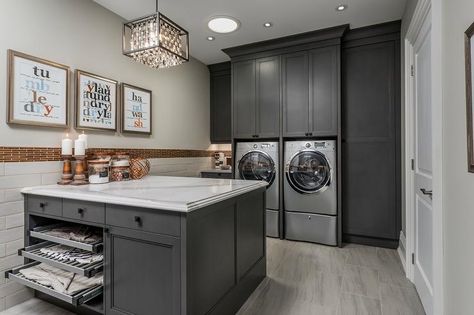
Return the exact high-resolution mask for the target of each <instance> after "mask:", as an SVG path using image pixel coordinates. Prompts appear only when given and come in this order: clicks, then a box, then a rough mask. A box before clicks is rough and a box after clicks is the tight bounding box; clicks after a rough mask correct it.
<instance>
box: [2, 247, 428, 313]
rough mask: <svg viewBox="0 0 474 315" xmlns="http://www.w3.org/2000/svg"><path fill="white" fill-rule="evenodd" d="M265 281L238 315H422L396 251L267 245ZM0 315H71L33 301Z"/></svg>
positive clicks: (43, 303)
mask: <svg viewBox="0 0 474 315" xmlns="http://www.w3.org/2000/svg"><path fill="white" fill-rule="evenodd" d="M267 253H268V263H267V266H268V268H267V274H268V277H267V278H266V279H265V280H264V281H263V282H262V283H261V285H260V286H259V287H258V288H257V290H255V292H254V293H253V294H252V295H251V296H250V298H249V299H248V301H247V302H246V303H245V304H244V305H243V306H242V308H241V309H240V311H239V312H238V315H313V314H314V315H325V314H336V315H352V314H357V315H377V314H382V315H392V314H393V315H418V314H420V315H423V314H425V313H424V311H423V307H422V306H421V303H420V300H419V298H418V294H417V293H416V290H415V288H414V287H413V285H412V284H411V283H410V281H408V280H407V279H406V278H405V276H404V272H403V269H402V265H401V263H400V259H399V257H398V254H397V252H396V251H395V250H389V249H383V248H375V247H367V246H360V245H352V244H350V245H346V246H345V247H344V248H334V247H327V246H322V245H316V244H310V243H300V242H292V241H281V240H277V239H271V238H269V239H268V240H267ZM1 314H2V315H20V314H21V315H59V314H61V315H66V314H72V313H70V312H67V311H65V310H63V309H60V308H58V307H56V306H54V305H51V304H48V303H46V302H43V301H40V300H38V299H32V300H29V301H27V302H25V303H23V304H20V305H17V306H15V307H13V308H11V309H9V310H7V311H5V312H2V313H1Z"/></svg>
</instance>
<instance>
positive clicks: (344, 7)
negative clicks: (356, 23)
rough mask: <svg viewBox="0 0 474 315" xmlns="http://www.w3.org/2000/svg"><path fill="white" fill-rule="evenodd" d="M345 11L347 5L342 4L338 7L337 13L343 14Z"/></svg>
mask: <svg viewBox="0 0 474 315" xmlns="http://www.w3.org/2000/svg"><path fill="white" fill-rule="evenodd" d="M345 9H347V4H340V5H338V6H337V8H336V11H339V12H341V11H344V10H345Z"/></svg>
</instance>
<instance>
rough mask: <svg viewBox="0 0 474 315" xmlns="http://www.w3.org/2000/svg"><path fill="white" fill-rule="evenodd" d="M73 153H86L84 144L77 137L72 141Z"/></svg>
mask: <svg viewBox="0 0 474 315" xmlns="http://www.w3.org/2000/svg"><path fill="white" fill-rule="evenodd" d="M74 155H76V156H78V155H86V144H85V142H84V141H83V140H81V139H77V140H76V141H74Z"/></svg>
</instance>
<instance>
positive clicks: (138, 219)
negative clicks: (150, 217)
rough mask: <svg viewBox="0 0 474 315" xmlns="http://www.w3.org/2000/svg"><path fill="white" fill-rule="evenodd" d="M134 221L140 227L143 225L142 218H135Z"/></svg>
mask: <svg viewBox="0 0 474 315" xmlns="http://www.w3.org/2000/svg"><path fill="white" fill-rule="evenodd" d="M133 220H134V221H135V222H136V223H138V225H142V218H140V217H139V216H135V218H133Z"/></svg>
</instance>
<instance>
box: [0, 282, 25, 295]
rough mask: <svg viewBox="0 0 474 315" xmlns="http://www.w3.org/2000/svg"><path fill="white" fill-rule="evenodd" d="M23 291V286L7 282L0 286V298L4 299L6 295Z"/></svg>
mask: <svg viewBox="0 0 474 315" xmlns="http://www.w3.org/2000/svg"><path fill="white" fill-rule="evenodd" d="M23 289H24V286H22V285H20V284H18V283H17V282H13V281H10V282H7V283H5V284H4V285H2V286H0V297H2V298H3V297H6V296H7V295H10V294H13V293H15V292H18V291H20V290H23Z"/></svg>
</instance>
